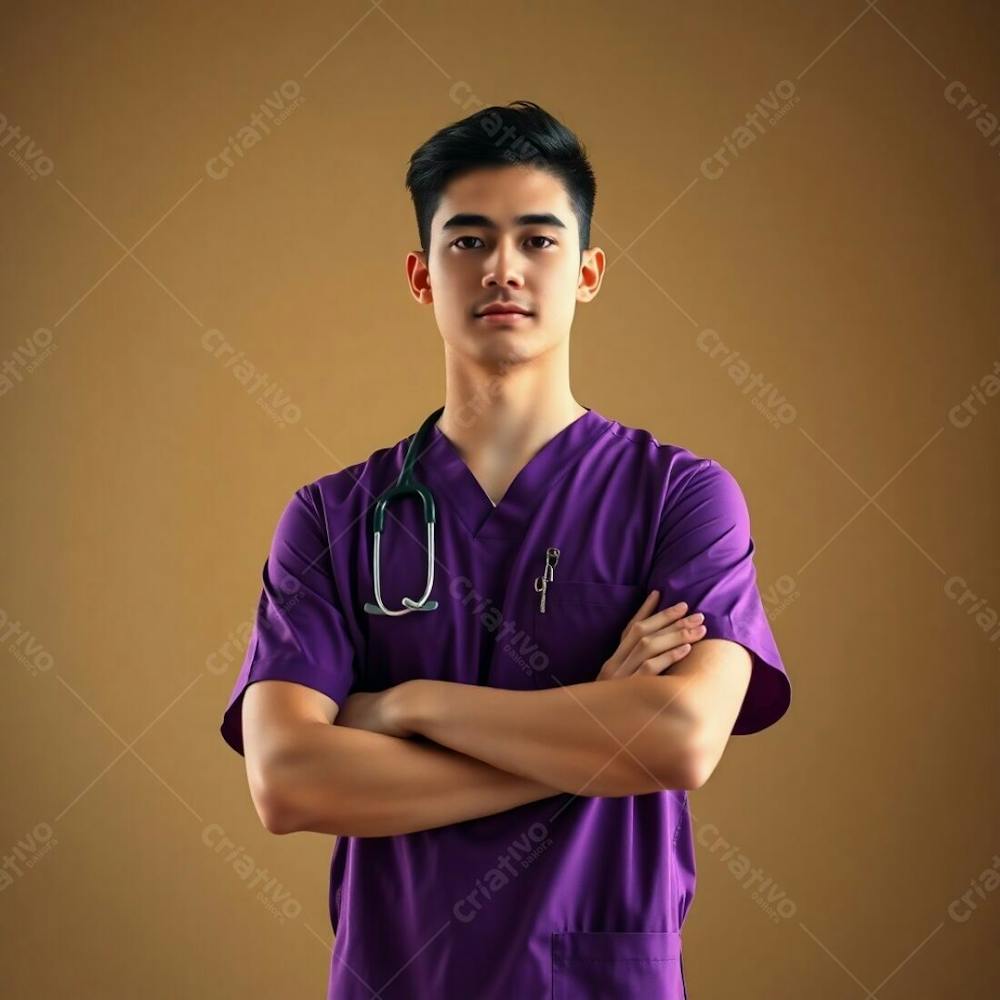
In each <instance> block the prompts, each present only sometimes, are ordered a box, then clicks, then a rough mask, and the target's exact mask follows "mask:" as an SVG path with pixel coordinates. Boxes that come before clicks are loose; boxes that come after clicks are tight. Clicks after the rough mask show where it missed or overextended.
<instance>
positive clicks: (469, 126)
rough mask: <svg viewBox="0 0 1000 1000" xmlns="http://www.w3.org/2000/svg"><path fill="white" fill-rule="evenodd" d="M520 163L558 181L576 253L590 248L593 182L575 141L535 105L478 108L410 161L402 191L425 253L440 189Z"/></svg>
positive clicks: (434, 137) (444, 130) (584, 154)
mask: <svg viewBox="0 0 1000 1000" xmlns="http://www.w3.org/2000/svg"><path fill="white" fill-rule="evenodd" d="M518 164H520V165H524V166H531V167H537V168H539V169H540V170H546V171H548V172H549V173H550V174H552V175H553V176H555V177H557V178H558V179H559V180H560V181H562V183H563V185H564V186H565V188H566V192H567V194H568V196H569V201H570V205H571V206H572V208H573V214H574V215H575V216H576V221H577V227H578V229H579V230H580V251H581V253H582V252H583V251H584V250H585V249H586V248H587V247H588V246H589V245H590V218H591V216H592V215H593V213H594V198H595V196H596V194H597V182H596V181H595V179H594V172H593V170H592V169H591V166H590V162H589V160H588V159H587V151H586V149H585V147H584V146H583V144H582V143H581V142H580V140H579V139H578V138H577V137H576V135H574V133H573V132H571V131H570V130H569V129H568V128H567V127H566V126H565V125H563V123H562V122H560V121H559V120H558V119H556V118H554V117H553V116H552V115H550V114H549V113H548V112H547V111H545V110H543V109H542V108H540V107H539V106H538V105H537V104H535V103H534V101H513V102H512V103H511V104H509V105H507V106H502V105H495V106H493V107H490V108H483V109H482V110H481V111H477V112H475V114H472V115H469V116H468V117H467V118H463V119H461V120H460V121H456V122H452V123H451V124H450V125H446V126H445V127H444V128H442V129H439V130H438V131H437V132H435V133H434V135H432V136H431V137H430V138H429V139H428V140H427V141H426V142H425V143H424V144H423V145H422V146H420V148H419V149H417V150H416V152H414V154H413V155H412V156H411V157H410V166H409V169H408V170H407V172H406V187H407V188H408V189H409V192H410V196H411V197H412V199H413V207H414V209H415V211H416V213H417V230H418V232H419V234H420V246H421V249H423V250H429V249H430V242H431V219H432V218H433V217H434V213H435V212H436V211H437V209H438V205H440V203H441V196H442V194H443V193H444V189H445V188H446V187H447V186H448V184H449V183H450V182H451V181H452V180H454V179H455V178H456V177H459V176H461V175H462V174H466V173H469V172H471V171H472V170H476V169H478V168H480V167H492V166H496V167H500V166H516V165H518Z"/></svg>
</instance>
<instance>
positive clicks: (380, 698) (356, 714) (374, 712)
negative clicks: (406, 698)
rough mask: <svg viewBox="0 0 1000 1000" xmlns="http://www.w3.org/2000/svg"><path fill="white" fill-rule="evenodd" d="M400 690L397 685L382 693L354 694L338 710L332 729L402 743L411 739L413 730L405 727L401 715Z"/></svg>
mask: <svg viewBox="0 0 1000 1000" xmlns="http://www.w3.org/2000/svg"><path fill="white" fill-rule="evenodd" d="M403 687H405V685H404V684H400V685H397V686H396V687H391V688H386V690H385V691H374V692H371V691H358V692H355V693H354V694H352V695H349V696H348V697H347V698H345V699H344V704H343V705H341V706H340V711H339V712H338V713H337V718H336V719H335V720H334V725H336V726H350V727H351V728H352V729H365V730H367V731H368V732H370V733H382V735H384V736H398V737H400V738H403V739H405V738H406V737H408V736H412V735H413V730H412V729H410V728H409V727H408V726H407V724H406V722H405V720H404V718H403V713H402V711H401V708H402V688H403Z"/></svg>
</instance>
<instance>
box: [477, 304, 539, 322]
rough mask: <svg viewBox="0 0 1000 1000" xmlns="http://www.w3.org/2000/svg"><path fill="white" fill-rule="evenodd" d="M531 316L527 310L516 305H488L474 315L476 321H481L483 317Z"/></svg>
mask: <svg viewBox="0 0 1000 1000" xmlns="http://www.w3.org/2000/svg"><path fill="white" fill-rule="evenodd" d="M531 315H533V314H532V313H531V312H529V311H528V310H527V309H524V308H522V307H521V306H518V305H513V304H511V305H507V304H504V305H490V306H487V307H486V308H485V309H482V310H480V311H479V312H477V313H476V314H475V316H476V318H477V319H482V318H483V317H485V316H531Z"/></svg>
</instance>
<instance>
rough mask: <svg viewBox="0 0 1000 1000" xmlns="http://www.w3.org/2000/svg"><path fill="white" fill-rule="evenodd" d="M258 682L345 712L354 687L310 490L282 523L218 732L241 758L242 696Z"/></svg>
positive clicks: (339, 610) (347, 642)
mask: <svg viewBox="0 0 1000 1000" xmlns="http://www.w3.org/2000/svg"><path fill="white" fill-rule="evenodd" d="M262 680H279V681H294V682H295V683H297V684H304V685H305V686H306V687H311V688H315V690H317V691H322V692H323V694H325V695H327V696H328V697H329V698H332V699H333V700H334V701H335V702H336V703H337V704H338V705H341V704H343V701H344V699H345V698H346V696H347V694H348V692H349V691H350V689H351V687H352V685H353V681H354V648H353V645H352V643H351V640H350V636H349V633H348V629H347V625H346V622H345V620H344V615H343V611H342V608H341V606H340V602H339V600H338V598H337V592H336V588H335V586H334V580H333V578H332V573H331V559H330V550H329V543H328V541H327V533H326V528H325V524H324V521H323V518H322V517H321V516H320V514H319V512H318V511H317V509H316V506H315V502H314V500H313V496H312V493H311V491H310V489H309V487H307V486H303V487H302V488H301V489H299V490H298V491H297V492H296V493H295V495H294V496H293V497H292V499H291V500H290V501H289V502H288V504H287V505H286V507H285V509H284V511H283V512H282V514H281V516H280V518H279V519H278V525H277V528H276V529H275V531H274V537H273V539H272V541H271V549H270V552H269V553H268V557H267V560H266V562H265V563H264V571H263V587H262V589H261V594H260V600H259V602H258V604H257V612H256V616H255V618H254V624H253V628H252V630H251V634H250V641H249V643H248V644H247V651H246V656H245V658H244V660H243V666H242V667H241V668H240V672H239V675H238V676H237V678H236V683H235V684H234V685H233V690H232V693H231V694H230V696H229V703H228V704H227V706H226V710H225V712H224V714H223V719H222V725H221V727H220V730H219V731H220V732H221V733H222V736H223V738H224V739H225V741H226V742H227V743H228V744H229V745H230V746H231V747H232V748H233V749H234V750H235V751H236V752H237V753H239V754H242V753H243V722H242V710H243V693H244V692H245V691H246V689H247V688H248V687H249V686H250V685H251V684H253V683H254V681H262Z"/></svg>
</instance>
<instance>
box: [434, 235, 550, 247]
mask: <svg viewBox="0 0 1000 1000" xmlns="http://www.w3.org/2000/svg"><path fill="white" fill-rule="evenodd" d="M464 240H479V242H480V243H482V242H483V241H482V240H480V239H479V237H478V236H459V238H458V239H457V240H455V242H454V243H453V244H452V246H456V247H457V246H459V244H461V243H462V242H463V241H464ZM532 240H546V243H545V245H544V246H535V247H534V248H533V249H535V250H547V249H548V247H549V246H550V245H551V246H555V245H556V241H555V240H554V239H552V237H551V236H529V237H528V242H529V243H530V242H531V241H532ZM461 249H463V250H475V249H477V248H476V247H467V246H463V247H461Z"/></svg>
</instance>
